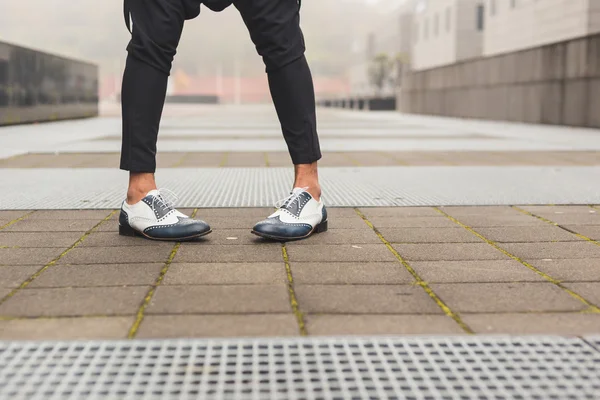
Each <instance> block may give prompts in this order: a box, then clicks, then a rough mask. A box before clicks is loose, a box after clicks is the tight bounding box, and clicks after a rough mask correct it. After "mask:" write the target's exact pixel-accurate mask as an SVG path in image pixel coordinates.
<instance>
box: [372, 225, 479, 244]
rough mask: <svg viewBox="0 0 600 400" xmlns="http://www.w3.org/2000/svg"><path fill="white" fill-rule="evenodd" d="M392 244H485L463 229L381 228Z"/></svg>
mask: <svg viewBox="0 0 600 400" xmlns="http://www.w3.org/2000/svg"><path fill="white" fill-rule="evenodd" d="M379 231H380V232H381V234H382V235H383V236H384V237H385V239H386V240H387V241H388V242H390V243H483V240H482V239H480V238H478V237H477V236H475V235H473V234H472V233H471V232H469V231H467V230H465V229H463V228H381V229H380V230H379Z"/></svg>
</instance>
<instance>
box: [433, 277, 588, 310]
mask: <svg viewBox="0 0 600 400" xmlns="http://www.w3.org/2000/svg"><path fill="white" fill-rule="evenodd" d="M430 286H431V288H432V289H433V291H434V292H435V293H437V294H438V295H439V296H440V297H441V298H442V299H444V301H445V302H446V304H447V305H448V306H449V307H450V308H451V309H452V310H454V311H456V312H459V313H490V312H550V311H581V310H585V309H587V305H585V304H584V303H582V302H580V301H579V300H576V299H575V298H574V297H571V296H570V295H569V294H568V293H567V292H565V291H564V290H562V289H560V288H559V287H557V286H555V285H553V284H551V283H532V282H527V283H456V284H448V283H438V284H435V283H434V284H431V285H430Z"/></svg>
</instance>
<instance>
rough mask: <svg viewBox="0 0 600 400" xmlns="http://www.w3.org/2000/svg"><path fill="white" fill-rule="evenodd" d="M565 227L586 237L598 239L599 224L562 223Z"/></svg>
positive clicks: (599, 239)
mask: <svg viewBox="0 0 600 400" xmlns="http://www.w3.org/2000/svg"><path fill="white" fill-rule="evenodd" d="M564 226H565V228H567V229H570V230H572V231H573V232H576V233H579V234H580V235H583V236H587V237H588V238H590V239H592V240H596V241H600V225H564Z"/></svg>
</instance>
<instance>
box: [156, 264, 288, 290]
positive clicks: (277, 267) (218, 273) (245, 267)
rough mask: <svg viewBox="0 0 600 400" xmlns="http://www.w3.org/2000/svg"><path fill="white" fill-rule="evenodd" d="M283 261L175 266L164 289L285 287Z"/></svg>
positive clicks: (164, 282) (167, 275) (166, 279)
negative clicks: (183, 286) (174, 286)
mask: <svg viewBox="0 0 600 400" xmlns="http://www.w3.org/2000/svg"><path fill="white" fill-rule="evenodd" d="M286 283H287V275H286V273H285V265H284V263H283V260H282V261H281V262H279V263H205V264H191V263H190V264H186V263H175V264H172V265H171V267H170V268H169V271H168V272H167V274H166V275H165V278H164V281H163V285H276V284H286Z"/></svg>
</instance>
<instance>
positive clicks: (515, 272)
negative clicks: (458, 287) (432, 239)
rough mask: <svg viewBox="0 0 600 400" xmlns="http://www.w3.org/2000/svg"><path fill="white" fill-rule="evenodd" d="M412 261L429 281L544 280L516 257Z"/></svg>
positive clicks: (414, 266) (420, 274) (424, 278)
mask: <svg viewBox="0 0 600 400" xmlns="http://www.w3.org/2000/svg"><path fill="white" fill-rule="evenodd" d="M410 265H411V266H412V267H413V268H414V269H415V271H417V273H418V274H419V276H421V278H423V280H424V281H426V282H429V283H477V282H480V283H488V282H542V281H545V279H544V278H543V277H542V276H540V275H539V274H536V273H535V272H533V271H532V270H530V269H528V268H526V267H525V266H523V265H522V264H521V263H519V262H518V261H515V260H480V261H428V262H423V261H414V262H411V263H410Z"/></svg>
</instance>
